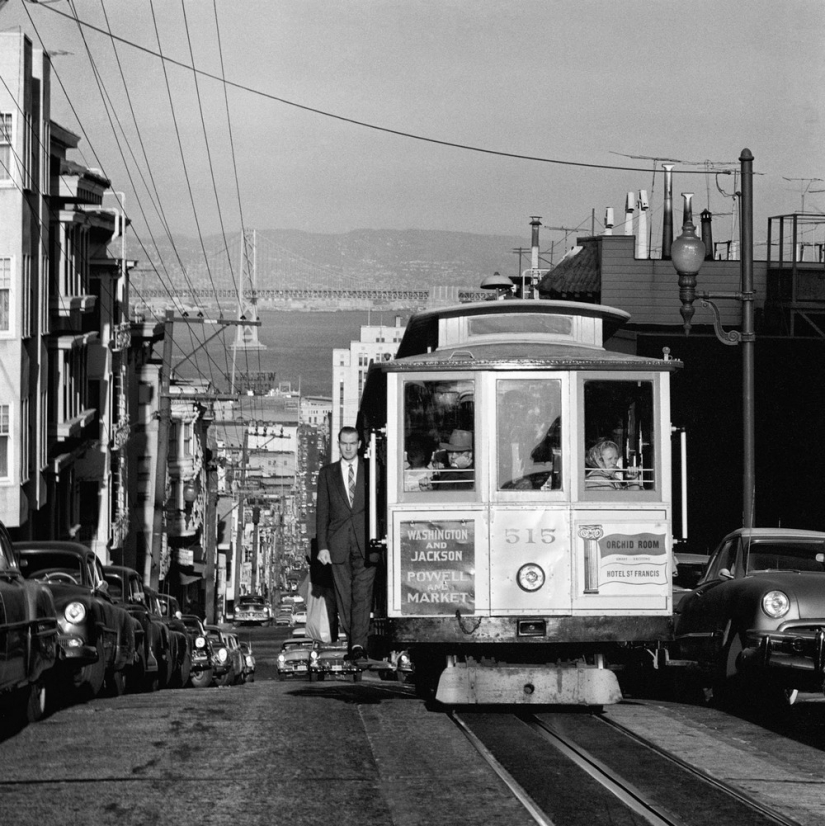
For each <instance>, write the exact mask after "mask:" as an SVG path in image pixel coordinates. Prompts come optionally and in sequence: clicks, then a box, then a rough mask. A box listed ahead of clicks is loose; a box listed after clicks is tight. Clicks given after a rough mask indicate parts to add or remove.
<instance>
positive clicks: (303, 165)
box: [0, 0, 825, 258]
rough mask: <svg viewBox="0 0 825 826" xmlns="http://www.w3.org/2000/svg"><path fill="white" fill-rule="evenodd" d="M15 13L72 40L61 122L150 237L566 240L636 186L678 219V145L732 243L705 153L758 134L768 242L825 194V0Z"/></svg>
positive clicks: (730, 188)
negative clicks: (261, 234)
mask: <svg viewBox="0 0 825 826" xmlns="http://www.w3.org/2000/svg"><path fill="white" fill-rule="evenodd" d="M75 17H77V18H79V19H80V20H81V21H83V22H84V23H87V24H89V25H88V26H79V25H78V23H77V22H76V20H75V19H73V18H75ZM16 27H20V28H22V30H23V31H25V32H26V33H27V34H28V35H29V36H30V37H31V39H32V41H33V42H34V44H35V45H42V46H44V47H45V48H46V49H47V50H48V51H50V52H51V53H52V55H53V67H54V75H53V79H52V118H53V119H54V120H56V121H58V122H59V123H60V124H61V125H63V126H64V127H66V128H68V129H70V130H72V131H73V132H75V133H76V134H78V135H80V136H81V144H80V150H81V153H80V154H79V155H77V156H76V159H77V160H79V161H80V162H81V163H85V164H86V165H88V166H91V167H98V168H101V169H102V170H103V171H104V173H105V174H106V175H107V176H108V177H109V178H110V179H111V181H112V186H113V189H115V190H118V191H121V192H123V193H124V194H125V203H126V209H127V212H128V213H129V215H130V217H131V218H132V221H133V225H134V227H135V230H136V231H137V232H138V233H139V234H140V233H144V234H145V233H147V232H148V231H150V230H151V231H152V232H153V233H155V234H156V235H157V234H165V233H167V232H168V233H169V234H171V235H172V236H174V237H177V236H188V237H191V238H196V237H197V235H198V234H199V233H200V234H201V235H203V236H206V235H211V234H214V233H220V232H223V233H225V234H227V235H234V234H236V233H238V232H239V231H240V229H241V227H242V226H244V227H246V228H247V229H251V228H255V229H259V230H266V229H302V230H307V231H317V232H327V233H341V232H347V231H350V230H356V229H435V230H455V231H462V232H471V233H481V234H501V235H509V236H519V235H521V236H523V237H524V239H525V245H526V246H528V245H529V240H530V227H529V222H530V216H532V215H538V216H541V218H542V221H543V224H544V227H545V229H543V230H542V233H543V235H542V240H543V241H544V242H546V243H548V244H549V242H550V240H557V239H559V238H560V236H561V235H562V234H564V235H566V234H567V233H566V231H565V230H562V229H553V228H554V227H563V228H566V229H567V230H573V229H583V230H585V231H586V232H589V230H590V229H591V226H592V227H594V228H595V229H596V231H597V232H599V231H601V229H602V222H603V221H604V218H605V208H606V207H612V208H613V209H614V213H615V218H616V222H617V225H618V224H619V223H620V222H621V221H622V220H623V218H624V204H625V198H626V196H627V192H628V191H633V192H638V191H639V190H641V189H645V190H647V193H648V198H649V200H650V205H651V224H652V225H653V226H656V221H657V219H658V222H659V226H661V209H662V194H663V178H662V174H661V164H662V160H661V159H672V162H673V164H674V173H673V192H674V211H675V212H676V213H677V215H678V216H679V223H680V222H681V220H680V218H681V197H680V193H682V192H694V193H695V199H694V211H695V214H697V213H698V212H700V211H701V210H703V209H705V208H708V207H709V208H710V209H711V211H712V212H713V213H714V215H715V216H716V219H715V225H714V238H715V240H724V239H727V238H730V237H731V234H732V233H734V232H735V233H738V225H736V224H735V221H734V214H733V204H734V199H733V198H732V197H731V195H732V193H733V192H734V189H735V188H737V187H738V186H739V179H738V176H736V175H733V174H719V175H717V174H714V173H710V174H709V173H707V172H705V171H704V170H705V165H706V162H708V161H710V162H711V165H712V167H713V168H714V169H720V168H721V169H725V170H736V171H738V169H739V160H738V159H739V155H740V153H741V151H742V149H743V148H746V147H747V148H748V149H750V150H751V152H752V153H753V155H754V158H755V160H754V167H753V168H754V172H755V173H756V175H755V178H754V235H755V238H756V240H757V244H759V242H760V239H764V237H765V234H766V227H767V217H768V216H769V215H780V214H785V213H790V212H794V211H800V210H801V208H802V205H803V200H804V206H805V210H806V211H808V212H822V211H823V210H825V141H823V129H822V127H823V113H825V107H824V106H823V103H825V100H823V98H825V54H824V53H823V52H825V3H822V2H821V1H820V0H783V2H781V3H777V2H776V0H748V2H747V3H742V2H741V0H696V1H695V2H692V3H689V4H688V3H684V2H677V0H622V2H616V0H541V1H540V0H518V1H517V2H516V0H439V1H438V2H436V0H429V1H428V2H425V0H404V2H400V0H399V1H398V2H396V1H395V0H347V1H346V2H342V0H128V2H124V0H116V2H115V0H104V2H101V0H73V2H65V1H64V0H55V2H51V3H46V2H41V3H39V4H33V3H24V2H23V0H10V2H9V3H8V4H7V5H6V6H4V7H2V9H0V29H2V30H8V29H14V28H16ZM92 27H96V28H97V29H101V30H102V32H101V31H97V30H95V28H92ZM109 29H111V32H112V34H113V35H114V36H115V38H118V39H115V40H113V39H112V38H110V37H109V35H108V31H109ZM84 36H85V41H84ZM158 40H159V41H160V46H159V45H158ZM132 44H133V45H132ZM158 52H162V53H163V54H164V55H166V57H167V58H170V59H171V60H172V61H176V62H177V63H172V62H170V61H167V62H166V72H165V73H164V69H163V61H161V59H160V58H159V57H157V56H156V54H151V53H158ZM179 64H184V65H183V66H182V65H179ZM192 65H194V66H195V67H196V68H197V69H199V70H200V71H201V72H203V73H206V74H207V75H212V77H209V76H206V75H195V73H193V72H192V70H191V69H190V68H186V67H188V66H192ZM95 70H96V71H97V72H98V76H99V77H100V78H101V80H102V89H101V88H99V86H98V84H97V82H96V81H95ZM196 77H197V78H198V79H197V84H196V83H195V78H196ZM221 77H224V78H226V80H227V81H228V82H229V85H226V86H225V85H224V84H223V83H221V82H220V78H221ZM104 101H105V103H104ZM286 101H289V103H287V102H286ZM292 104H297V105H292ZM302 107H304V108H302ZM227 110H228V114H227ZM312 110H316V111H312ZM324 113H326V114H324ZM333 116H334V117H333ZM352 121H358V122H360V123H362V124H369V125H371V126H372V127H379V128H368V127H367V126H363V125H358V124H356V123H353V122H352ZM397 133H406V134H407V135H414V136H416V137H415V138H413V137H408V136H405V135H401V134H397ZM439 142H440V143H439ZM446 144H458V145H461V147H464V148H459V147H457V146H450V145H446ZM470 147H472V148H470ZM476 149H481V150H486V151H483V152H482V151H475V150H476ZM497 153H505V154H508V155H523V156H528V157H529V158H533V159H540V160H529V159H525V158H516V157H505V156H504V155H502V154H497ZM656 159H660V160H658V161H657V160H656ZM549 161H554V162H552V163H551V162H549ZM594 165H595V166H596V167H598V166H603V167H608V168H594ZM616 167H630V168H631V170H633V171H628V170H623V169H618V168H616ZM654 169H657V170H659V171H658V172H657V174H655V175H654ZM697 172H699V173H702V174H696V173H697ZM788 179H790V180H788ZM696 217H697V223H698V214H697V215H696ZM616 231H617V232H622V231H623V229H621V228H617V230H616ZM658 232H659V233H660V232H661V230H658ZM676 234H678V231H677V233H676ZM658 237H659V238H660V237H661V236H660V234H659V236H658ZM819 240H820V241H822V240H825V239H819ZM756 257H757V258H759V257H764V256H762V255H760V254H759V252H758V251H757V252H756Z"/></svg>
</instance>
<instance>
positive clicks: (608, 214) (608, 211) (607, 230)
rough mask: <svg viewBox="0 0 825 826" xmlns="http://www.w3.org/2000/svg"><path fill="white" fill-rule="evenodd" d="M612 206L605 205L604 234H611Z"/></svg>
mask: <svg viewBox="0 0 825 826" xmlns="http://www.w3.org/2000/svg"><path fill="white" fill-rule="evenodd" d="M613 225H614V223H613V207H605V210H604V234H605V235H613Z"/></svg>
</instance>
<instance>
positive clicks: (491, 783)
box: [0, 629, 825, 826]
mask: <svg viewBox="0 0 825 826" xmlns="http://www.w3.org/2000/svg"><path fill="white" fill-rule="evenodd" d="M287 633H288V632H287V631H286V630H285V629H252V630H246V629H242V630H241V635H242V637H243V638H244V639H251V640H252V642H253V646H254V650H255V654H256V658H257V660H258V674H257V678H256V681H255V682H254V683H249V684H247V685H243V686H233V687H227V688H212V689H200V690H195V689H187V690H167V691H162V692H160V693H157V694H141V695H127V696H124V697H120V698H108V699H97V700H94V701H93V702H90V703H87V704H84V705H76V706H73V707H70V708H66V709H63V710H61V711H59V712H57V713H56V714H54V715H53V716H51V717H50V718H48V719H46V720H44V721H41V722H40V723H37V724H35V725H32V726H29V727H27V728H25V729H23V730H22V731H21V732H19V733H17V734H15V735H13V736H11V737H9V738H8V739H6V740H5V741H3V742H0V787H2V813H3V814H2V822H3V823H8V824H15V826H18V825H19V826H29V825H30V824H32V825H34V824H37V826H51V824H58V823H60V824H73V823H80V822H90V823H95V824H118V826H131V824H135V826H138V824H139V826H146V824H175V826H204V825H205V824H220V826H224V824H230V823H239V824H249V826H256V825H257V824H267V826H270V825H271V824H290V826H303V824H313V826H316V824H319V823H329V824H332V825H333V826H339V824H340V826H347V824H358V826H379V825H380V826H387V825H388V824H393V826H419V824H420V825H421V826H424V824H427V826H429V824H432V823H439V824H444V826H465V824H466V826H476V825H477V824H478V826H481V824H483V826H498V825H499V824H500V825H501V826H521V825H522V824H525V826H527V824H532V823H534V821H533V819H532V818H531V817H530V816H529V815H528V814H527V812H526V810H524V809H523V808H522V807H521V805H520V804H519V803H517V802H516V801H515V800H514V799H513V798H512V797H511V796H510V795H509V793H508V792H507V790H506V789H505V787H504V785H503V783H502V781H500V780H499V778H498V777H497V776H496V775H495V774H494V773H493V771H492V769H491V768H490V767H489V766H488V765H487V763H485V762H484V761H483V760H482V759H481V758H480V756H479V755H478V753H477V752H476V751H475V749H474V748H473V746H472V745H470V743H469V742H468V741H467V740H466V739H465V738H464V737H463V736H462V735H461V734H460V733H459V732H458V730H457V729H456V728H455V726H454V725H453V724H452V723H451V722H450V721H449V719H448V718H447V717H446V716H445V715H443V714H438V713H433V712H431V711H428V710H427V709H426V708H425V706H424V705H423V704H422V703H421V702H420V701H419V700H417V699H416V698H415V697H414V695H413V694H412V692H411V691H410V690H409V687H406V686H398V685H396V684H394V683H391V682H382V681H380V680H378V679H377V678H372V677H371V676H367V677H365V679H364V681H363V682H362V683H360V684H353V683H349V682H338V681H335V682H329V681H325V682H323V683H309V682H305V681H303V680H299V681H286V682H279V681H277V679H275V671H274V667H273V665H274V657H275V653H276V651H277V648H278V645H279V643H280V640H281V639H283V637H284V636H286V634H287ZM607 713H608V715H611V716H615V718H616V719H617V720H618V721H619V722H621V723H623V724H626V725H629V726H631V727H634V726H635V727H636V729H637V730H639V731H640V733H642V734H644V735H648V736H650V735H653V736H655V737H656V738H658V739H659V740H660V741H661V742H662V744H663V745H664V746H665V747H667V748H671V749H673V750H674V751H676V752H677V753H681V756H682V757H684V758H686V759H693V760H698V762H699V763H700V765H702V766H703V767H704V768H705V770H706V771H709V772H711V773H714V774H717V775H718V776H720V777H722V778H725V779H732V780H734V781H735V782H739V783H740V784H741V785H743V786H744V787H745V788H746V790H748V791H749V792H750V793H752V794H754V795H755V796H757V797H763V796H764V798H765V799H766V800H768V801H770V802H771V803H772V805H774V806H775V808H777V809H780V810H782V811H784V812H786V813H787V814H788V815H789V816H791V817H793V818H794V819H795V820H796V821H797V822H799V823H801V824H806V826H807V825H808V824H810V826H814V824H821V823H822V822H823V820H822V814H821V813H822V799H823V795H822V791H823V788H824V787H823V780H822V778H823V776H825V751H823V746H825V737H823V735H822V732H823V729H825V727H823V726H822V716H823V715H822V713H821V707H820V711H817V710H816V709H815V710H814V714H815V716H814V718H812V719H815V720H816V721H818V722H817V725H818V726H819V728H818V732H817V733H815V734H814V735H813V737H812V738H810V739H809V742H800V741H801V740H803V739H804V737H803V736H802V733H800V736H799V737H797V738H796V739H795V740H785V739H784V738H783V737H780V736H778V735H777V734H775V733H774V732H771V731H768V730H766V729H765V728H763V727H760V726H756V725H753V724H752V723H750V722H747V721H743V720H739V719H737V718H733V717H730V716H728V715H724V714H721V713H720V712H716V711H715V710H713V709H707V708H697V707H692V706H678V705H677V704H673V703H670V704H668V703H643V702H638V703H634V702H630V703H625V704H622V705H620V706H616V707H613V708H611V709H609V710H608V712H607ZM817 715H818V716H817ZM803 728H804V729H805V730H806V731H808V733H809V734H810V731H811V726H810V724H809V723H806V724H804V725H803Z"/></svg>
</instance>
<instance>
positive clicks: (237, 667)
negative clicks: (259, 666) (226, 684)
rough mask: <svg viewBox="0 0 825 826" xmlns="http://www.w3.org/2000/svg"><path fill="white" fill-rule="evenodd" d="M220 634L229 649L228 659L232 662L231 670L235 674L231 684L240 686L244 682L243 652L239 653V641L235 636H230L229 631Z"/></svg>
mask: <svg viewBox="0 0 825 826" xmlns="http://www.w3.org/2000/svg"><path fill="white" fill-rule="evenodd" d="M222 633H223V638H224V640H225V641H226V646H227V648H228V649H229V657H230V659H231V660H232V670H233V672H234V673H235V679H234V680H233V681H232V682H233V684H234V685H240V684H241V683H242V682H244V656H243V651H241V641H240V640H239V639H238V635H237V634H232V633H231V632H229V631H223V632H222Z"/></svg>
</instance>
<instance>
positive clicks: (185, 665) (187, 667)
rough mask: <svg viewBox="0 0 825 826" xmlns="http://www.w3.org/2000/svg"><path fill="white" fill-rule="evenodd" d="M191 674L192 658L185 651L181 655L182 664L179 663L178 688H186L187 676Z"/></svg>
mask: <svg viewBox="0 0 825 826" xmlns="http://www.w3.org/2000/svg"><path fill="white" fill-rule="evenodd" d="M191 673H192V656H191V655H190V654H189V652H188V651H187V652H186V653H185V654H184V655H183V662H182V663H181V666H180V672H179V675H180V681H179V686H180V688H186V686H187V685H188V683H189V676H190V674H191Z"/></svg>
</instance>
